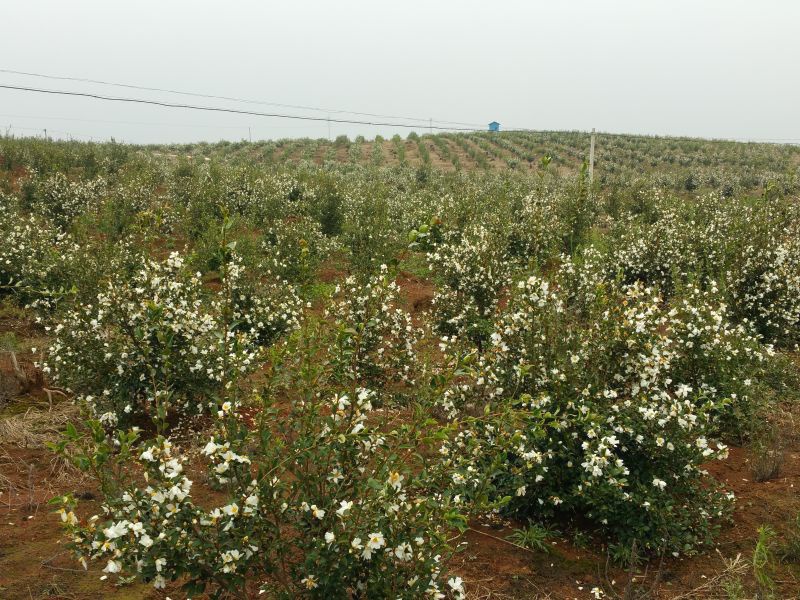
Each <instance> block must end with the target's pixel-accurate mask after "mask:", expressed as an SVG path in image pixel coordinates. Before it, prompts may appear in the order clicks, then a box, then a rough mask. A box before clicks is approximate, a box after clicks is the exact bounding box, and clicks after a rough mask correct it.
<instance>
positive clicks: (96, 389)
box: [44, 253, 297, 425]
mask: <svg viewBox="0 0 800 600" xmlns="http://www.w3.org/2000/svg"><path fill="white" fill-rule="evenodd" d="M241 274H242V268H241V265H240V264H239V263H238V262H237V261H236V260H232V261H231V263H230V264H229V268H228V269H227V270H226V273H225V277H224V278H223V282H222V283H223V285H222V290H221V291H220V292H219V293H218V294H216V296H212V297H211V299H210V300H209V301H206V299H205V296H206V294H205V290H204V288H203V285H202V282H201V281H200V279H199V278H198V277H197V276H196V275H191V274H189V273H187V272H186V270H185V268H184V264H183V259H182V258H181V257H180V255H178V254H177V253H173V254H172V255H170V257H169V258H168V259H167V260H166V261H164V262H156V261H145V262H144V264H143V265H142V266H141V268H140V269H139V270H138V271H137V272H136V273H134V274H133V276H132V277H131V278H130V279H126V280H124V281H114V282H113V283H110V284H109V285H108V286H107V288H106V289H105V290H104V291H102V292H101V293H99V294H98V295H97V299H96V303H92V304H86V305H84V306H80V307H75V308H72V309H70V310H69V311H68V312H67V314H66V315H65V316H64V317H63V319H62V320H61V322H60V323H59V324H58V325H57V326H56V327H55V328H54V330H53V332H54V334H55V340H54V342H53V345H52V346H51V347H50V349H49V352H48V359H47V364H46V365H45V366H44V371H45V373H47V374H49V375H50V376H51V377H52V379H53V380H54V382H56V383H58V384H61V385H63V386H65V387H67V388H68V389H70V390H72V391H73V392H75V393H76V394H77V397H78V399H79V400H81V401H82V402H85V403H86V404H87V405H88V406H89V407H90V409H91V410H92V412H93V413H94V414H95V415H98V416H99V418H100V419H101V420H102V421H103V422H105V423H107V424H109V425H114V424H116V423H117V422H118V421H125V420H126V419H128V418H132V417H134V416H137V415H143V414H144V415H151V416H152V415H153V414H154V413H155V412H156V411H162V412H166V411H168V410H170V409H174V410H178V411H179V412H181V413H183V414H187V415H196V414H199V413H201V412H203V410H204V408H210V407H215V406H216V400H215V398H214V396H215V394H217V393H218V392H219V391H220V386H221V385H222V384H223V382H224V381H225V379H226V377H228V373H229V372H231V371H235V372H239V373H246V372H248V371H249V370H251V369H252V368H253V367H254V360H255V358H256V357H257V355H258V352H259V349H260V348H261V347H262V346H263V345H265V344H268V343H269V342H271V341H272V340H273V339H274V338H275V336H276V335H278V334H279V333H281V332H282V331H284V330H285V329H287V328H289V327H292V326H294V325H296V324H297V312H296V310H297V306H296V302H293V301H292V298H291V297H289V298H288V300H287V299H285V298H284V299H281V298H277V299H273V298H260V297H258V296H251V295H249V294H245V293H243V290H242V289H240V287H241V281H240V279H241ZM273 300H277V301H276V302H275V303H274V304H273V303H272V301H273Z"/></svg>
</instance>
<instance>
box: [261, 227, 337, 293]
mask: <svg viewBox="0 0 800 600" xmlns="http://www.w3.org/2000/svg"><path fill="white" fill-rule="evenodd" d="M261 248H262V250H263V252H264V254H265V255H266V260H265V267H266V268H267V269H269V270H270V271H271V272H272V273H274V274H275V275H277V276H278V277H280V278H282V279H286V280H287V281H291V282H293V283H299V284H309V283H311V282H312V279H313V277H314V275H315V274H316V272H317V269H318V268H319V265H320V263H321V262H322V261H323V260H324V259H325V258H327V257H328V256H329V255H330V254H331V252H333V250H334V249H335V248H336V243H335V242H334V241H333V240H331V239H329V238H327V237H326V236H325V235H324V234H323V233H322V230H321V228H320V226H319V224H318V223H316V221H313V220H311V219H310V218H308V217H298V218H295V219H287V220H286V221H284V222H282V223H280V224H276V225H273V226H272V227H270V228H269V229H267V231H266V232H265V233H264V241H263V242H262V245H261Z"/></svg>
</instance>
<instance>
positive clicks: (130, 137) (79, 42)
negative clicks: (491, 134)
mask: <svg viewBox="0 0 800 600" xmlns="http://www.w3.org/2000/svg"><path fill="white" fill-rule="evenodd" d="M3 8H4V11H3V12H4V27H3V33H2V35H0V68H2V69H11V70H18V71H30V72H36V73H43V74H48V75H60V76H70V77H79V78H90V79H98V80H104V81H111V82H118V83H127V84H136V85H142V86H149V87H159V88H170V89H175V90H183V91H191V92H199V93H204V94H214V95H224V96H233V97H238V98H247V99H253V100H259V101H265V102H274V103H284V104H297V105H304V106H312V107H322V108H326V109H338V110H349V111H360V112H366V113H380V114H386V115H401V116H406V117H415V118H419V119H427V118H429V117H433V118H434V119H439V120H447V121H462V122H466V123H475V124H479V125H483V124H485V123H488V122H489V121H491V120H497V121H500V122H501V123H502V125H503V127H504V128H513V127H519V128H533V129H581V130H587V129H591V128H592V127H596V128H597V129H598V130H601V131H611V132H628V133H648V134H673V135H695V136H703V137H724V138H737V139H792V140H795V141H798V142H800V34H798V25H800V2H796V1H794V0H758V1H752V0H749V1H739V0H663V1H662V0H616V1H612V0H595V1H589V0H585V1H584V0H550V1H548V2H543V1H538V0H536V1H534V0H529V1H514V0H505V1H503V0H495V1H494V2H489V1H487V0H484V1H482V2H476V1H469V0H427V1H425V2H421V1H417V0H403V1H397V0H395V1H393V2H384V1H381V0H372V1H371V2H368V1H357V0H338V1H321V0H320V1H310V0H292V1H283V2H276V1H272V2H269V1H261V2H244V1H235V0H228V1H227V2H206V1H201V0H194V1H191V2H189V1H174V0H169V1H167V0H162V1H159V2H156V1H144V0H137V1H136V2H134V1H132V0H129V1H128V2H124V3H123V2H121V1H109V0H95V1H85V0H70V1H69V2H65V1H63V0H58V1H56V0H50V1H37V0H8V1H7V2H4V3H3ZM0 84H3V85H23V86H30V87H39V88H47V89H55V90H73V91H89V92H96V93H103V94H106V95H116V96H130V97H137V98H150V99H159V100H166V101H172V102H182V103H194V104H203V105H208V106H224V107H231V108H238V109H245V110H256V111H263V112H286V113H291V114H307V115H313V116H322V117H325V116H326V115H327V113H326V112H321V113H320V112H309V111H301V110H297V109H288V108H283V109H281V108H277V107H273V106H265V105H253V104H249V105H248V104H237V103H234V102H226V101H222V100H211V99H202V98H190V97H185V96H176V95H171V94H167V93H163V92H146V91H140V90H130V89H122V88H115V87H109V86H100V85H94V84H88V83H80V82H67V81H54V80H46V79H39V78H33V77H25V76H20V75H12V74H7V73H0ZM331 116H334V117H337V116H338V117H340V118H351V119H364V118H365V117H359V116H355V115H341V114H340V115H336V114H332V115H331ZM406 122H408V121H406ZM9 126H12V127H13V128H12V129H10V130H9V131H11V132H13V133H15V134H18V135H19V134H28V135H32V134H36V133H37V130H39V131H40V130H41V129H43V128H45V127H46V128H47V129H48V130H49V133H50V134H52V135H59V136H61V137H65V136H67V135H70V134H71V135H73V136H74V137H76V138H79V139H88V138H89V136H92V137H94V138H102V139H108V138H109V137H110V136H114V137H116V138H117V139H118V140H124V141H127V142H170V141H175V142H188V141H199V140H208V141H216V140H219V139H229V140H239V139H246V138H247V137H248V127H250V128H251V131H252V138H253V139H254V140H255V139H276V138H282V137H298V136H309V137H327V136H328V125H327V124H326V123H324V122H323V123H312V122H301V121H290V120H282V119H275V118H264V117H255V116H240V115H227V114H211V113H203V112H193V111H187V110H176V109H167V108H155V107H148V106H138V105H130V104H119V103H109V102H100V101H97V100H90V99H85V98H68V97H62V96H44V95H39V94H32V93H23V92H19V91H12V90H7V89H0V128H2V129H3V130H5V129H6V128H7V127H9ZM24 128H28V129H24ZM426 130H427V128H426V126H425V124H424V123H420V127H419V128H418V131H420V132H422V131H426ZM408 131H409V130H406V129H393V128H389V127H371V126H361V125H341V124H339V125H337V124H333V125H331V134H332V135H333V136H336V135H339V134H342V133H346V134H349V135H350V136H351V137H353V136H355V135H358V134H362V135H365V136H367V137H372V136H373V135H375V134H376V133H380V134H382V135H384V136H388V135H392V134H393V133H397V132H400V133H402V134H403V135H405V134H406V133H407V132H408Z"/></svg>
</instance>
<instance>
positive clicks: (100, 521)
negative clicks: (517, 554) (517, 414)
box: [61, 336, 466, 600]
mask: <svg viewBox="0 0 800 600" xmlns="http://www.w3.org/2000/svg"><path fill="white" fill-rule="evenodd" d="M320 351H321V347H320V345H319V341H315V338H314V336H310V337H304V338H302V339H298V340H297V343H295V342H292V343H291V344H289V345H288V346H287V347H286V348H285V349H284V350H281V351H280V352H278V351H275V352H273V354H272V356H271V360H270V364H271V365H273V368H274V369H276V371H273V372H272V373H271V375H272V377H270V381H271V382H272V384H271V385H270V387H269V388H268V389H265V391H264V392H263V393H262V394H261V395H260V396H258V397H256V398H254V399H252V400H251V406H254V407H257V409H258V413H257V414H258V416H257V418H256V419H255V421H252V422H248V420H246V419H244V418H242V417H241V416H240V411H239V404H238V402H237V401H236V400H232V401H231V400H228V401H226V402H224V403H222V404H221V405H220V413H219V415H220V416H219V418H218V419H217V420H216V426H215V429H214V432H213V433H212V436H211V439H210V440H209V441H208V442H207V443H206V445H205V447H204V448H203V450H202V452H201V453H200V455H201V458H202V460H203V461H205V462H206V464H207V465H208V468H209V471H210V474H211V478H212V479H213V480H215V481H217V482H218V483H219V484H220V485H222V486H223V490H224V491H222V492H221V493H220V494H217V495H216V496H215V498H216V501H215V502H214V503H213V504H212V506H211V507H208V508H206V507H204V506H203V505H201V504H200V503H198V502H196V501H195V498H194V496H193V484H192V481H191V480H190V479H189V475H190V474H189V473H188V472H187V468H188V466H189V462H188V454H187V452H186V451H185V449H181V448H179V447H178V445H177V444H175V443H173V441H171V440H170V439H168V438H164V437H158V438H156V439H153V440H147V441H141V442H139V441H138V440H137V435H136V433H135V432H132V433H127V434H126V433H119V434H118V437H117V440H116V444H114V443H113V442H109V441H107V440H106V437H105V435H104V434H103V432H102V428H101V427H100V425H99V424H98V423H95V424H93V425H91V427H90V434H89V435H87V436H85V437H82V436H81V434H80V433H78V432H77V430H75V429H72V430H71V432H68V439H66V440H64V442H62V444H61V448H62V449H65V448H70V449H71V453H72V456H73V457H75V458H76V462H77V463H78V464H79V465H82V466H84V468H86V469H87V470H92V469H93V468H94V467H95V466H96V465H97V463H98V462H99V461H108V462H107V464H106V468H105V469H104V472H106V473H117V477H114V478H113V481H112V482H111V483H113V485H109V486H107V488H106V489H107V490H108V491H107V492H106V493H105V495H104V503H103V515H102V516H100V515H98V516H95V517H92V518H90V519H89V520H88V521H85V522H80V521H79V520H78V518H77V517H76V515H75V512H74V511H75V501H74V499H73V498H71V497H65V498H62V499H61V500H62V501H63V502H64V504H65V506H64V508H62V509H61V515H62V519H63V520H64V522H65V525H66V527H67V530H68V531H69V536H70V546H71V548H72V549H73V550H74V551H75V552H76V553H77V554H78V556H79V557H80V558H81V560H83V561H86V560H87V559H93V560H101V561H103V562H104V563H105V569H104V570H105V571H106V572H107V573H111V574H115V573H119V574H120V575H122V574H123V573H130V574H132V575H134V576H136V577H138V578H139V579H142V580H144V581H149V582H151V583H152V584H153V585H154V586H155V587H157V588H159V587H163V586H164V585H165V584H166V582H167V581H169V580H176V579H181V578H185V579H186V580H187V581H186V583H185V585H184V589H185V590H186V592H187V594H190V595H193V596H194V595H196V594H200V593H203V592H206V591H208V592H211V593H212V594H213V595H214V597H220V596H221V595H223V594H228V595H230V596H233V597H245V590H247V589H248V582H250V584H251V585H250V586H249V589H250V590H252V589H253V588H254V587H256V586H257V587H259V588H260V589H261V590H263V591H266V592H268V593H269V597H278V598H301V597H302V598H305V597H308V598H343V599H344V598H354V597H359V598H407V599H409V600H411V599H414V600H416V599H417V598H443V597H445V593H446V592H447V593H450V594H452V597H454V598H464V589H463V583H462V582H461V579H460V578H457V577H449V578H448V575H447V574H446V571H445V565H446V562H447V559H448V557H449V556H450V555H451V554H452V552H453V548H452V547H451V546H450V545H449V543H448V539H449V536H450V530H451V528H453V527H462V528H463V527H464V524H465V522H466V516H465V515H464V514H463V510H464V506H463V504H462V503H461V502H460V498H459V496H458V495H456V494H454V493H453V492H452V491H451V488H452V482H451V481H450V478H449V473H447V471H446V470H444V469H442V468H441V465H440V464H439V463H437V462H436V461H427V460H425V459H424V458H423V457H422V455H421V454H419V453H417V452H416V448H417V447H418V446H419V444H421V443H422V444H426V443H430V442H431V441H432V440H433V439H434V438H441V437H442V435H446V433H445V432H444V430H441V429H440V428H439V427H438V426H436V425H435V423H434V422H433V421H430V420H428V421H426V420H424V419H423V418H421V417H419V416H409V418H408V419H407V420H405V419H404V421H403V423H397V422H396V421H393V420H392V417H391V416H390V415H389V414H388V413H382V412H378V411H375V410H373V408H372V407H373V405H374V403H375V401H376V400H377V398H376V396H375V394H374V393H373V392H371V391H369V390H366V389H363V388H356V387H355V386H353V387H351V388H350V389H349V391H348V392H346V393H336V394H331V395H328V394H323V393H321V391H322V390H321V388H320V387H319V384H320V382H321V381H324V379H325V371H326V370H327V367H326V366H325V360H324V359H321V354H320ZM277 381H280V382H281V384H280V385H276V384H275V382H277ZM286 394H288V397H290V398H291V401H290V405H289V406H288V407H287V406H285V405H278V404H276V401H277V398H278V397H286V396H285V395H286ZM415 414H416V415H419V414H421V413H415ZM91 432H99V434H98V435H92V434H91ZM112 447H113V448H115V450H114V452H113V453H112V452H111V449H112ZM116 461H124V462H125V463H126V464H127V468H125V469H120V470H116V469H115V468H114V465H115V464H116ZM133 472H142V473H146V478H145V480H144V481H142V479H141V478H140V477H137V476H133V474H132V473H133Z"/></svg>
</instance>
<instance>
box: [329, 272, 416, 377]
mask: <svg viewBox="0 0 800 600" xmlns="http://www.w3.org/2000/svg"><path fill="white" fill-rule="evenodd" d="M399 291H400V288H399V286H398V285H397V283H395V282H394V281H390V279H389V272H388V268H387V267H386V265H381V269H380V273H379V274H378V275H376V276H373V277H372V278H370V280H369V281H368V282H367V283H365V284H363V285H359V284H358V283H357V281H356V279H355V278H353V277H349V278H348V279H347V281H345V283H344V286H343V287H341V288H340V287H338V286H337V290H336V293H337V294H340V296H339V298H338V299H337V300H335V301H334V302H333V304H332V305H331V307H330V308H329V309H328V310H327V316H328V317H329V318H330V319H331V321H332V323H333V326H334V328H335V329H336V331H337V338H336V352H334V353H333V354H334V356H335V357H336V361H337V364H338V370H339V373H340V375H341V376H342V377H343V378H344V380H345V381H348V380H351V381H356V382H358V383H359V385H363V386H368V387H370V388H372V389H382V388H383V387H385V386H386V385H387V384H388V383H390V382H403V383H407V384H413V383H414V382H415V377H416V375H417V360H416V347H415V346H416V343H417V341H418V339H419V337H420V333H421V332H420V331H419V330H417V329H416V328H415V327H414V326H413V324H412V322H411V316H410V315H409V314H408V313H407V312H406V311H404V310H403V309H402V308H399V307H397V306H396V302H397V297H398V293H399Z"/></svg>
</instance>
